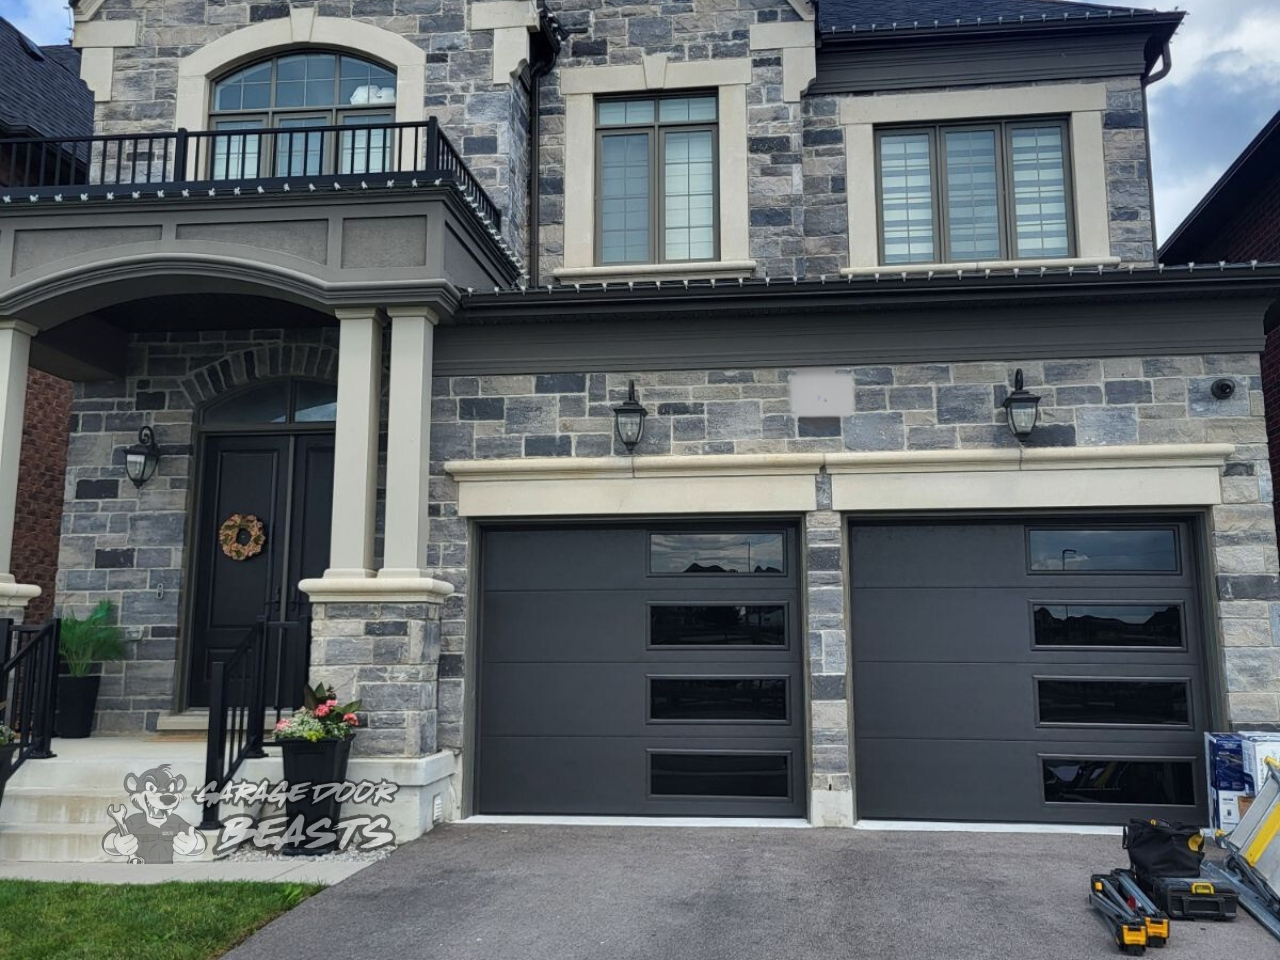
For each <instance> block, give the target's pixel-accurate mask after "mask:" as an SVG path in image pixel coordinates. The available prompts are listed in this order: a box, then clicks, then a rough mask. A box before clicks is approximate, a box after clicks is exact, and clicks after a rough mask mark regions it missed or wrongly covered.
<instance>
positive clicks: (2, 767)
mask: <svg viewBox="0 0 1280 960" xmlns="http://www.w3.org/2000/svg"><path fill="white" fill-rule="evenodd" d="M17 752H18V744H17V743H6V744H5V745H4V746H2V747H0V804H3V803H4V785H5V784H6V783H8V782H9V770H10V768H11V767H12V766H13V755H14V754H15V753H17Z"/></svg>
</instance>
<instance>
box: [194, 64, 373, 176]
mask: <svg viewBox="0 0 1280 960" xmlns="http://www.w3.org/2000/svg"><path fill="white" fill-rule="evenodd" d="M395 102H396V75H395V74H394V73H393V72H392V71H390V70H388V69H387V68H386V67H382V66H379V65H378V64H376V63H371V62H369V61H367V60H361V59H359V58H357V57H351V56H347V55H345V54H338V53H311V52H308V53H292V54H286V55H283V56H279V57H273V58H272V59H270V60H264V61H262V62H260V63H256V64H254V65H252V66H249V67H244V68H242V69H240V70H237V71H236V72H235V73H233V74H231V75H229V76H227V77H224V78H223V79H222V80H219V81H218V82H217V83H216V84H215V85H214V89H213V108H212V110H211V111H210V112H211V116H210V122H211V125H212V127H213V129H214V130H263V129H269V128H270V129H276V130H280V131H284V132H281V133H274V134H271V135H263V136H255V135H253V134H237V135H234V136H226V137H217V138H214V143H213V151H212V155H211V157H210V162H211V164H212V168H213V169H212V170H211V171H210V176H211V177H212V179H214V180H226V179H239V178H244V177H257V176H277V177H285V176H316V175H319V174H323V173H335V172H336V173H380V172H382V171H384V170H388V169H391V156H390V153H391V150H392V138H391V136H390V134H389V132H388V131H387V130H386V129H374V130H352V131H349V132H348V131H345V130H344V131H341V132H339V133H336V134H335V133H334V132H333V131H328V132H326V131H323V130H318V129H316V128H324V127H335V126H352V127H362V126H364V127H378V126H384V127H385V126H386V125H390V124H393V123H394V122H395Z"/></svg>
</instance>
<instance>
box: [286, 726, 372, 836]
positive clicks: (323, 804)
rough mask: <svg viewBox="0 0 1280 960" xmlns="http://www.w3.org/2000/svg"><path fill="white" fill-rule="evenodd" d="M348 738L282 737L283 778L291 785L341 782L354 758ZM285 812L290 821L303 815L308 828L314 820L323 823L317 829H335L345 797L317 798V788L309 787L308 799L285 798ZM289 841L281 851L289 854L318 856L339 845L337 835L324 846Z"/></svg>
mask: <svg viewBox="0 0 1280 960" xmlns="http://www.w3.org/2000/svg"><path fill="white" fill-rule="evenodd" d="M354 739H355V738H354V737H348V738H347V739H345V740H317V741H315V742H314V743H312V742H311V741H309V740H281V741H280V752H281V754H282V757H283V760H284V778H285V780H286V781H288V783H289V785H290V786H294V785H296V784H300V783H309V784H311V785H312V787H314V786H315V785H316V784H322V783H342V782H343V781H344V780H346V779H347V762H348V761H349V760H350V759H351V741H352V740H354ZM285 812H286V813H287V814H288V817H289V823H293V822H294V821H295V820H296V819H297V818H298V817H302V818H303V820H304V822H305V823H306V825H307V828H308V831H309V830H310V828H311V826H312V825H313V824H321V822H322V821H324V823H323V825H322V826H320V827H319V828H318V829H327V830H332V829H333V827H334V825H335V824H337V822H338V819H339V818H340V817H341V815H342V801H341V800H339V799H337V798H336V797H335V796H330V797H326V798H325V799H323V800H319V801H317V800H315V791H314V790H308V791H307V797H306V799H305V800H299V801H296V802H295V801H292V800H286V801H285ZM306 843H307V841H303V843H301V844H286V845H285V846H284V847H282V848H281V850H280V852H281V853H283V854H284V855H285V856H288V857H318V856H321V855H323V854H326V853H332V852H333V851H334V850H336V849H337V847H338V841H337V839H334V840H333V841H332V842H331V843H326V844H324V845H321V846H314V847H312V846H307V845H306Z"/></svg>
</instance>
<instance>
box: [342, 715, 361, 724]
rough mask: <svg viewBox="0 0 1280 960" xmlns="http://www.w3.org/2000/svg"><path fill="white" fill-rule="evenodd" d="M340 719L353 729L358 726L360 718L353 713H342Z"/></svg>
mask: <svg viewBox="0 0 1280 960" xmlns="http://www.w3.org/2000/svg"><path fill="white" fill-rule="evenodd" d="M342 719H343V720H345V721H347V723H349V724H351V725H352V726H353V727H358V726H360V718H359V717H357V716H356V715H355V714H354V713H344V714H343V715H342Z"/></svg>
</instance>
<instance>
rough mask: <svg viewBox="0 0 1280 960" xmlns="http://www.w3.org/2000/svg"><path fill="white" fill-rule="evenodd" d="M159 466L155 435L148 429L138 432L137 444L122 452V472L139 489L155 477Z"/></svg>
mask: <svg viewBox="0 0 1280 960" xmlns="http://www.w3.org/2000/svg"><path fill="white" fill-rule="evenodd" d="M158 466H160V448H159V447H158V446H156V435H155V432H154V431H153V430H152V429H151V428H150V427H143V428H142V429H141V430H139V431H138V442H137V443H135V444H134V445H133V446H131V447H129V448H128V449H127V450H125V452H124V470H125V473H127V474H128V475H129V479H130V480H132V481H133V485H134V486H135V487H140V486H142V485H143V484H144V483H146V482H147V481H148V480H150V479H151V478H152V477H154V476H155V475H156V467H158Z"/></svg>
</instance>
